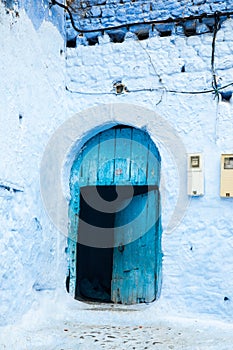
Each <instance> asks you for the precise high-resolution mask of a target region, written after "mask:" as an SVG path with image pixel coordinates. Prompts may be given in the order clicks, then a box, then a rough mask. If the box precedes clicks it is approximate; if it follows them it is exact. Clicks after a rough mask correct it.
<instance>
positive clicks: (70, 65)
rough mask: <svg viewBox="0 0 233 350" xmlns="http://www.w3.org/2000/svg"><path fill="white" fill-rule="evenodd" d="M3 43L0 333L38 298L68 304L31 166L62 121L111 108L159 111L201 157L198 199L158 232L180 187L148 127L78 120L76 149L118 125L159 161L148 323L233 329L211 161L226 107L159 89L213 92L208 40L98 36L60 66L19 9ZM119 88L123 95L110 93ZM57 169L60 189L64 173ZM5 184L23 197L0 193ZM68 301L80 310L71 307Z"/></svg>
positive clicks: (223, 50)
mask: <svg viewBox="0 0 233 350" xmlns="http://www.w3.org/2000/svg"><path fill="white" fill-rule="evenodd" d="M232 29H233V23H232V20H227V21H225V22H224V25H223V26H222V28H221V30H220V31H219V33H218V36H217V40H216V71H217V74H218V76H219V78H221V79H220V81H221V84H222V86H224V85H225V84H228V83H230V82H232V79H231V77H232V76H233V74H232V71H233V67H232V56H233V50H232V47H233V42H232V37H231V33H232ZM0 39H1V42H2V43H3V44H2V45H3V46H2V55H1V56H0V69H1V82H0V105H1V110H0V118H1V128H0V133H1V136H0V159H1V163H0V181H1V184H2V186H5V187H0V202H1V205H0V220H1V230H0V241H1V242H0V247H1V254H0V268H1V280H0V286H1V291H0V293H1V295H0V300H1V303H0V324H1V325H5V324H7V323H14V322H15V321H18V320H20V318H21V317H22V315H23V314H24V313H25V312H26V311H28V310H29V309H31V308H32V307H33V308H34V309H38V308H39V307H40V305H41V298H43V295H44V293H49V294H50V297H51V299H55V297H56V295H57V293H58V292H59V293H58V294H59V303H60V304H62V303H63V301H64V303H65V302H66V297H65V294H66V292H65V274H66V254H65V247H66V239H65V237H64V236H63V235H61V234H59V233H58V231H57V230H56V229H55V228H54V226H53V225H52V223H51V222H50V220H49V217H48V216H47V214H46V212H45V209H44V206H43V203H42V200H41V197H40V184H39V172H40V162H41V159H42V157H43V152H44V150H45V147H46V144H47V143H48V141H49V139H50V138H51V136H52V135H53V134H54V132H55V130H56V129H57V128H58V127H59V126H60V125H61V124H62V123H63V122H65V121H67V120H68V119H69V118H70V117H72V116H73V115H75V114H76V113H77V112H82V111H84V110H86V109H87V108H91V107H96V106H99V105H100V104H109V103H119V104H122V103H128V104H133V105H139V106H140V107H143V108H146V109H150V110H152V111H154V112H156V114H157V115H159V116H160V117H162V118H164V119H165V120H166V121H167V122H169V124H170V125H171V127H172V128H173V129H174V130H175V131H176V132H177V134H178V136H179V138H180V139H181V140H182V141H183V143H184V145H185V147H186V149H187V152H190V153H193V152H202V153H203V155H204V160H205V195H204V196H203V197H200V198H194V199H192V201H191V203H190V205H189V207H188V208H187V210H186V213H185V216H184V218H183V220H182V222H180V223H178V224H179V225H178V226H177V228H176V229H175V230H174V231H173V232H172V234H170V235H167V234H166V225H167V223H168V221H169V218H170V216H171V215H172V211H173V208H174V206H175V202H176V199H177V196H178V193H179V185H178V184H179V182H178V173H177V169H176V167H175V164H174V159H173V157H172V155H171V153H172V152H171V150H169V149H168V148H167V146H166V143H165V144H164V143H161V141H160V139H159V137H157V136H156V137H155V135H156V130H155V125H156V123H153V121H150V122H149V121H148V120H147V119H146V118H144V117H143V115H141V114H140V115H137V114H136V115H135V117H132V118H128V116H127V113H125V114H122V116H121V117H118V119H116V117H115V116H114V115H109V116H108V115H106V116H105V119H104V121H103V120H101V119H100V118H99V116H98V114H95V113H93V111H92V112H90V116H89V115H88V112H86V113H85V118H82V117H80V129H79V132H78V134H79V135H82V134H83V137H81V138H79V140H77V144H79V145H80V144H82V143H83V142H84V140H85V139H87V138H88V137H91V136H93V135H94V134H96V133H97V132H98V130H101V129H105V128H107V127H108V126H110V125H114V124H115V123H118V122H121V123H125V124H130V125H133V126H135V127H139V128H142V127H143V128H146V129H147V130H148V132H149V134H150V135H151V137H152V139H153V140H154V142H155V143H156V145H157V146H158V148H159V151H160V153H161V157H162V173H163V183H164V184H163V208H162V218H163V227H164V234H163V242H162V245H163V253H164V257H163V283H162V290H161V297H160V299H159V300H158V301H157V302H155V303H154V305H153V307H152V308H150V309H148V315H149V314H150V316H149V317H150V318H153V315H154V313H153V312H154V310H155V309H156V308H162V307H164V308H165V309H166V310H169V311H170V312H173V313H176V314H177V313H178V314H182V315H190V314H191V315H199V314H202V313H203V314H209V315H210V314H211V315H213V316H214V317H218V318H220V319H226V320H229V321H232V311H233V304H232V303H233V278H232V277H233V271H232V264H233V257H232V248H233V238H232V232H233V222H232V206H233V200H232V199H221V198H220V197H219V183H220V155H221V153H233V108H232V101H231V102H230V103H226V102H222V101H220V102H219V103H217V100H216V99H215V100H214V96H213V94H211V93H209V94H200V95H190V94H175V93H170V92H167V91H166V90H178V91H187V90H188V91H202V90H204V89H211V83H212V74H211V66H210V61H211V48H212V36H211V34H205V35H202V36H198V37H189V38H185V37H180V36H179V37H176V36H171V37H166V38H159V37H152V38H150V39H148V40H145V41H143V42H139V41H137V40H135V39H134V38H128V39H127V40H126V41H125V42H124V43H122V44H113V43H110V42H109V38H108V37H107V36H104V37H103V38H102V41H101V43H100V45H98V46H92V47H85V46H79V47H77V48H75V49H67V57H66V60H65V55H64V53H63V49H64V48H63V40H62V37H61V35H60V34H59V32H58V30H57V29H56V28H55V27H54V26H53V25H52V24H51V23H48V22H43V23H42V25H41V26H40V28H39V29H38V30H37V31H36V30H35V29H34V27H33V24H32V23H31V21H30V20H29V19H28V17H27V15H26V14H25V13H24V12H23V11H20V17H17V18H15V17H12V16H11V15H5V14H4V13H3V12H1V22H0ZM65 61H66V67H65ZM183 66H185V72H181V68H182V67H183ZM116 80H122V82H123V83H124V84H125V85H126V86H127V88H128V90H129V91H131V92H128V93H124V94H121V95H116V94H115V90H114V89H113V81H116ZM65 86H67V88H68V89H69V90H71V91H73V92H70V91H68V90H65ZM150 88H152V89H157V90H156V91H148V89H150ZM143 89H146V90H145V91H143ZM133 90H142V91H136V92H133ZM72 146H73V145H71V147H70V153H72V151H71V150H72ZM173 152H174V150H173ZM67 156H69V154H67ZM63 170H64V174H66V175H64V176H63V180H62V181H63V182H65V186H66V187H67V183H68V182H69V176H68V172H66V169H62V171H63ZM9 186H10V187H12V188H15V189H17V188H18V189H20V190H22V192H19V191H18V192H14V191H9V190H8V189H7V187H9ZM225 297H227V299H226V298H225ZM224 298H225V300H224ZM70 302H71V303H73V305H80V307H82V305H81V303H79V302H78V301H75V300H74V301H70ZM76 307H77V306H76ZM64 313H65V311H64Z"/></svg>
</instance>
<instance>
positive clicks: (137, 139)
mask: <svg viewBox="0 0 233 350" xmlns="http://www.w3.org/2000/svg"><path fill="white" fill-rule="evenodd" d="M147 146H148V138H147V137H146V136H145V133H143V132H142V131H140V130H138V129H133V131H132V147H131V150H132V151H131V182H132V183H133V184H136V185H145V184H146V183H147V178H146V176H147V157H148V149H147Z"/></svg>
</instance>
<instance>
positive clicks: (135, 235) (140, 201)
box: [112, 186, 161, 304]
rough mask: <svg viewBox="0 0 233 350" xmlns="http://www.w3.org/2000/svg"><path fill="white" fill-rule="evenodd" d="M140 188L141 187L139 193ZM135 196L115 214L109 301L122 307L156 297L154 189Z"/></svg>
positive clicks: (157, 253) (157, 250) (157, 252)
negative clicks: (110, 299) (110, 297)
mask: <svg viewBox="0 0 233 350" xmlns="http://www.w3.org/2000/svg"><path fill="white" fill-rule="evenodd" d="M143 189H144V187H143V186H142V190H143ZM137 191H138V192H139V194H137V195H135V196H134V197H133V199H132V201H131V203H130V204H129V205H128V206H126V207H125V209H123V210H121V211H119V212H117V213H116V217H115V248H114V253H113V272H112V301H113V302H115V303H122V304H135V303H140V302H151V301H153V300H154V299H155V298H156V293H157V278H158V276H157V273H158V264H159V260H160V258H159V257H160V255H161V252H160V241H159V230H158V228H159V226H158V223H159V222H158V220H159V207H158V205H159V198H158V196H159V194H158V190H155V189H153V187H152V189H151V190H149V191H148V192H145V193H143V191H142V193H140V187H139V189H137Z"/></svg>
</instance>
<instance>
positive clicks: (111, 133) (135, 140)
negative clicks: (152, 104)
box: [68, 126, 161, 304]
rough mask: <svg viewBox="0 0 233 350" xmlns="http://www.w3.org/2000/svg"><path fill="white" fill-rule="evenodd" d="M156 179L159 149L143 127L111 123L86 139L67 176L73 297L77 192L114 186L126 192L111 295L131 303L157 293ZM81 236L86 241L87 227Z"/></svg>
mask: <svg viewBox="0 0 233 350" xmlns="http://www.w3.org/2000/svg"><path fill="white" fill-rule="evenodd" d="M159 180H160V156H159V153H158V150H157V148H156V146H155V145H154V143H153V142H152V140H151V138H150V137H149V135H148V134H147V133H146V132H144V131H142V130H139V129H135V128H131V127H125V126H118V127H114V128H111V129H109V130H106V131H104V132H101V133H99V134H98V135H96V136H95V137H93V138H91V139H90V140H89V141H88V142H87V143H86V144H85V145H84V147H83V148H82V150H81V152H80V153H79V155H78V157H77V159H76V160H75V162H74V164H73V167H72V171H71V179H70V188H71V201H70V208H69V216H70V233H69V239H68V254H69V290H70V292H71V293H72V294H73V295H74V297H75V296H76V291H77V284H78V281H79V278H78V271H79V264H81V263H82V262H81V260H80V259H79V257H78V248H77V245H76V242H77V241H78V237H79V234H80V229H81V226H80V217H79V216H80V212H81V210H80V203H81V202H80V196H81V192H82V190H83V189H84V188H85V190H87V191H88V187H89V188H91V187H95V186H96V187H104V186H108V187H109V188H111V186H114V187H115V188H116V189H119V190H120V189H121V193H124V195H123V199H121V200H119V201H118V202H117V207H116V210H115V213H114V227H113V230H114V238H113V256H112V261H113V262H112V277H111V281H110V282H111V293H110V295H111V300H112V301H113V302H115V303H123V304H134V303H140V302H151V301H153V300H154V299H156V297H157V295H158V291H159V285H160V281H161V222H160V200H159V189H158V188H159ZM95 203H96V201H95ZM89 204H90V203H89ZM90 216H91V215H90ZM81 236H82V237H84V241H85V230H84V232H82V235H81ZM96 239H97V240H98V237H96ZM84 244H85V242H84ZM96 256H97V255H96ZM96 264H98V261H96Z"/></svg>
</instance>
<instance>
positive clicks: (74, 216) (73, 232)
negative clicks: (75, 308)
mask: <svg viewBox="0 0 233 350" xmlns="http://www.w3.org/2000/svg"><path fill="white" fill-rule="evenodd" d="M104 129H105V130H103V131H101V132H97V133H95V136H92V137H91V138H89V140H87V141H86V142H83V145H82V148H81V149H80V150H79V152H78V154H77V157H76V159H75V161H74V162H73V165H72V168H71V172H70V190H71V200H70V205H69V219H70V220H69V223H70V225H69V236H68V249H67V253H68V257H69V266H68V271H69V273H68V283H67V286H68V290H69V292H70V293H71V294H72V295H73V297H75V296H76V295H75V293H76V278H77V270H76V268H77V266H76V261H77V237H78V221H79V211H80V207H79V205H80V203H79V199H80V188H81V187H82V186H84V185H87V184H86V183H85V181H84V182H82V183H80V181H82V178H81V175H80V167H81V166H80V164H81V162H82V157H83V154H85V153H86V152H89V151H90V150H87V149H88V147H89V146H90V145H91V142H92V141H93V140H96V138H98V136H99V135H106V134H107V133H108V131H111V130H113V129H114V130H117V129H119V130H121V129H123V130H125V129H128V130H129V131H130V132H131V131H132V133H133V132H134V134H135V135H137V137H139V136H140V135H144V136H145V135H146V137H147V141H148V142H150V147H151V153H153V152H155V153H156V156H157V157H158V160H159V166H158V164H157V167H159V170H158V171H159V173H158V174H157V175H154V169H153V172H151V174H153V176H152V177H153V180H151V179H150V180H149V177H148V174H147V180H148V183H147V184H146V185H152V183H153V181H154V182H156V181H157V183H156V186H157V187H158V186H159V178H160V155H159V151H158V148H157V147H156V145H155V144H154V142H153V140H152V139H151V138H150V136H149V134H148V133H147V132H146V131H145V130H142V129H139V128H135V127H133V126H131V125H125V124H121V125H119V124H115V127H114V126H110V127H109V125H108V127H107V128H105V127H104ZM116 135H117V132H116ZM118 135H119V133H118ZM112 139H113V138H111V140H112ZM121 141H122V140H121ZM134 141H135V140H134ZM138 142H139V145H140V137H139V139H138ZM141 145H142V144H141ZM91 147H93V145H92V146H91ZM148 154H150V153H149V152H148ZM93 155H94V153H93V154H92V156H93ZM151 161H152V158H151ZM148 164H149V165H148ZM148 164H147V165H146V166H147V167H149V166H150V165H151V162H148ZM98 170H99V169H98ZM77 171H78V172H77ZM146 171H147V172H148V173H149V170H148V168H147V169H146ZM74 178H75V182H74V180H73V179H74ZM77 178H78V179H77ZM84 178H85V176H84ZM76 180H77V181H76ZM133 181H134V180H133ZM72 182H73V184H72ZM106 182H107V184H109V182H108V180H106V179H105V180H104V181H102V183H101V181H100V183H101V184H102V185H106ZM110 182H111V181H110ZM123 183H124V184H126V182H125V181H123ZM123 183H122V182H121V181H119V182H118V184H119V185H122V184H123ZM128 183H130V184H131V185H132V180H131V179H130V181H128ZM136 183H137V184H138V183H139V184H141V185H142V184H143V185H145V180H142V181H141V183H140V176H139V178H138V179H137V181H136ZM91 184H95V185H96V184H97V183H96V182H94V183H93V182H91ZM153 184H154V185H155V183H153ZM134 185H135V183H134ZM72 186H73V187H72ZM158 201H159V199H158ZM158 210H159V219H158V223H159V224H158V226H157V230H159V232H160V234H159V243H158V246H159V247H160V248H159V251H158V252H157V254H158V256H157V264H158V265H159V267H158V271H157V272H156V273H157V277H158V278H157V282H156V283H157V286H156V295H155V296H156V297H157V296H158V295H159V293H160V287H161V256H162V254H161V220H160V207H159V208H158Z"/></svg>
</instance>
